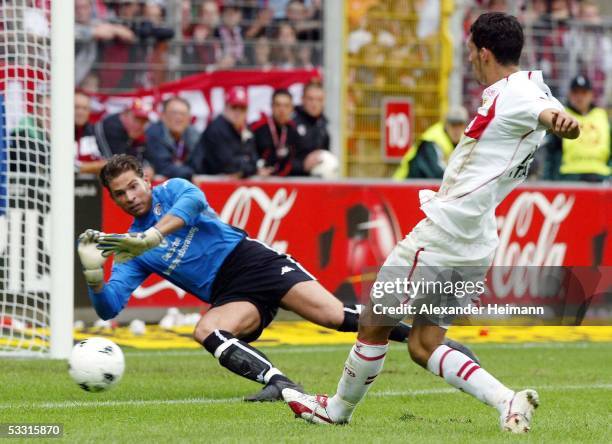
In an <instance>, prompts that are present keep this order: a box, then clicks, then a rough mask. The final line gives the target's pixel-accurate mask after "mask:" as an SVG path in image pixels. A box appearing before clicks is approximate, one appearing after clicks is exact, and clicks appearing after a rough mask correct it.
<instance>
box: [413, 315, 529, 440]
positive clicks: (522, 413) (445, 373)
mask: <svg viewBox="0 0 612 444" xmlns="http://www.w3.org/2000/svg"><path fill="white" fill-rule="evenodd" d="M445 335H446V329H445V328H442V327H440V326H438V325H434V324H432V323H430V322H429V321H428V320H426V319H425V318H423V317H417V318H416V319H415V322H414V324H413V328H412V331H411V334H410V338H409V340H408V350H409V352H410V356H411V358H412V359H413V360H414V361H415V362H416V363H417V364H419V365H421V366H422V367H424V368H426V369H427V370H429V371H430V372H432V373H433V374H434V375H437V376H440V377H441V378H443V379H444V380H445V381H446V382H448V383H449V384H450V385H452V386H453V387H455V388H458V389H459V390H461V391H464V392H466V393H469V394H470V395H472V396H474V397H475V398H477V399H479V400H480V401H482V402H484V403H486V404H488V405H490V406H491V407H494V408H496V409H497V411H498V412H499V414H500V417H501V426H502V428H503V429H504V430H509V431H513V432H519V433H520V432H525V431H528V430H529V423H530V421H531V416H532V414H533V410H534V408H535V407H537V405H538V402H539V401H538V395H537V393H536V392H535V391H533V390H524V391H522V392H518V393H515V392H514V391H512V390H510V389H509V388H508V387H506V386H505V385H504V384H502V383H501V382H499V381H498V380H497V379H496V378H495V377H494V376H493V375H491V374H490V373H489V372H487V371H486V370H485V369H483V368H482V367H480V365H478V364H477V363H475V362H474V361H473V360H472V359H470V357H469V356H466V355H465V354H463V353H461V352H460V351H458V350H455V349H452V348H450V347H448V346H447V345H444V337H445Z"/></svg>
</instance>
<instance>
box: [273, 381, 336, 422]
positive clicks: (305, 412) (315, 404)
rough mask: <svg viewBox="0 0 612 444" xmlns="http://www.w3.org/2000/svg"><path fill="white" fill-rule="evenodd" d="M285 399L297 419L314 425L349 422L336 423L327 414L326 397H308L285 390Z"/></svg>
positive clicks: (294, 391)
mask: <svg viewBox="0 0 612 444" xmlns="http://www.w3.org/2000/svg"><path fill="white" fill-rule="evenodd" d="M283 398H284V399H285V402H287V405H288V406H289V408H290V409H291V410H292V411H293V413H295V417H296V418H302V419H304V420H306V421H308V422H311V423H313V424H343V423H346V422H347V421H346V420H345V421H342V422H340V421H334V420H333V419H332V418H331V417H330V416H329V413H328V412H327V401H328V397H327V396H326V395H307V394H304V393H300V392H298V391H296V390H291V389H285V390H283Z"/></svg>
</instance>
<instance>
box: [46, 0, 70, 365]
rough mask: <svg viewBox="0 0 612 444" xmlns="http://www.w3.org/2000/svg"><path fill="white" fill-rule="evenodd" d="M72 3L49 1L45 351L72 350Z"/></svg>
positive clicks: (65, 353)
mask: <svg viewBox="0 0 612 444" xmlns="http://www.w3.org/2000/svg"><path fill="white" fill-rule="evenodd" d="M73 147H74V0H51V202H52V204H51V207H50V211H51V232H52V236H51V255H50V256H51V264H50V265H51V304H50V309H51V314H50V323H51V325H50V328H51V347H50V355H51V357H52V358H67V357H68V356H69V355H70V351H71V350H72V326H73V323H74V322H73V318H74V276H73V273H74V240H75V236H74V235H75V233H74V155H75V153H74V149H73Z"/></svg>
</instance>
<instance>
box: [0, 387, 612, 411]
mask: <svg viewBox="0 0 612 444" xmlns="http://www.w3.org/2000/svg"><path fill="white" fill-rule="evenodd" d="M534 388H535V389H537V390H542V391H555V392H562V391H566V390H612V384H584V385H541V386H535V387H534ZM458 393H461V392H460V391H459V390H457V389H454V388H432V389H420V390H383V391H379V392H372V393H371V394H370V395H369V396H371V397H375V398H383V397H396V396H397V397H400V396H422V395H447V394H458ZM241 401H242V398H217V399H211V398H189V399H140V400H126V401H63V402H38V403H27V404H25V403H18V404H0V410H6V409H71V408H87V407H95V408H99V407H126V406H129V407H146V406H154V405H184V404H230V403H232V402H241Z"/></svg>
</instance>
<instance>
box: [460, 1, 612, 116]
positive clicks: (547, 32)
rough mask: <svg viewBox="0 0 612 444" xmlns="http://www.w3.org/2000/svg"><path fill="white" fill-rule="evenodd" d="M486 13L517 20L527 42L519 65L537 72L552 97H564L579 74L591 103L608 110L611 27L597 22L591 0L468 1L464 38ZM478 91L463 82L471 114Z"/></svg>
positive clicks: (610, 98)
mask: <svg viewBox="0 0 612 444" xmlns="http://www.w3.org/2000/svg"><path fill="white" fill-rule="evenodd" d="M485 11H491V12H508V13H514V14H516V15H517V16H518V18H519V20H520V21H521V22H522V23H523V25H524V26H525V37H526V42H525V49H524V51H523V59H522V64H523V65H524V66H529V67H536V68H537V69H540V70H542V72H543V75H544V78H545V79H546V81H547V84H549V85H550V87H551V89H552V91H553V93H554V94H555V95H556V96H557V97H560V98H565V97H567V93H568V87H569V84H570V81H571V79H572V78H574V77H575V76H576V75H578V74H583V75H585V76H587V77H588V78H589V79H590V80H591V82H592V85H593V92H594V100H595V103H597V104H598V105H599V106H603V107H608V106H609V105H610V104H612V74H611V73H612V22H610V21H609V19H608V20H605V19H604V18H603V17H602V16H601V13H600V8H599V3H598V2H597V1H596V0H523V1H521V2H513V1H509V0H481V1H477V0H472V6H471V7H470V8H469V9H468V13H467V14H466V16H465V20H464V35H465V37H466V38H467V34H468V32H469V25H470V24H471V23H472V21H473V20H474V19H475V18H476V17H477V16H478V15H479V14H480V13H481V12H485ZM469 78H470V77H469V76H468V79H469ZM478 91H479V88H478V87H477V86H475V85H474V82H467V87H466V93H467V94H466V96H465V100H466V102H467V104H468V107H469V108H470V109H475V106H476V103H475V102H477V100H478V96H479V94H478Z"/></svg>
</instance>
